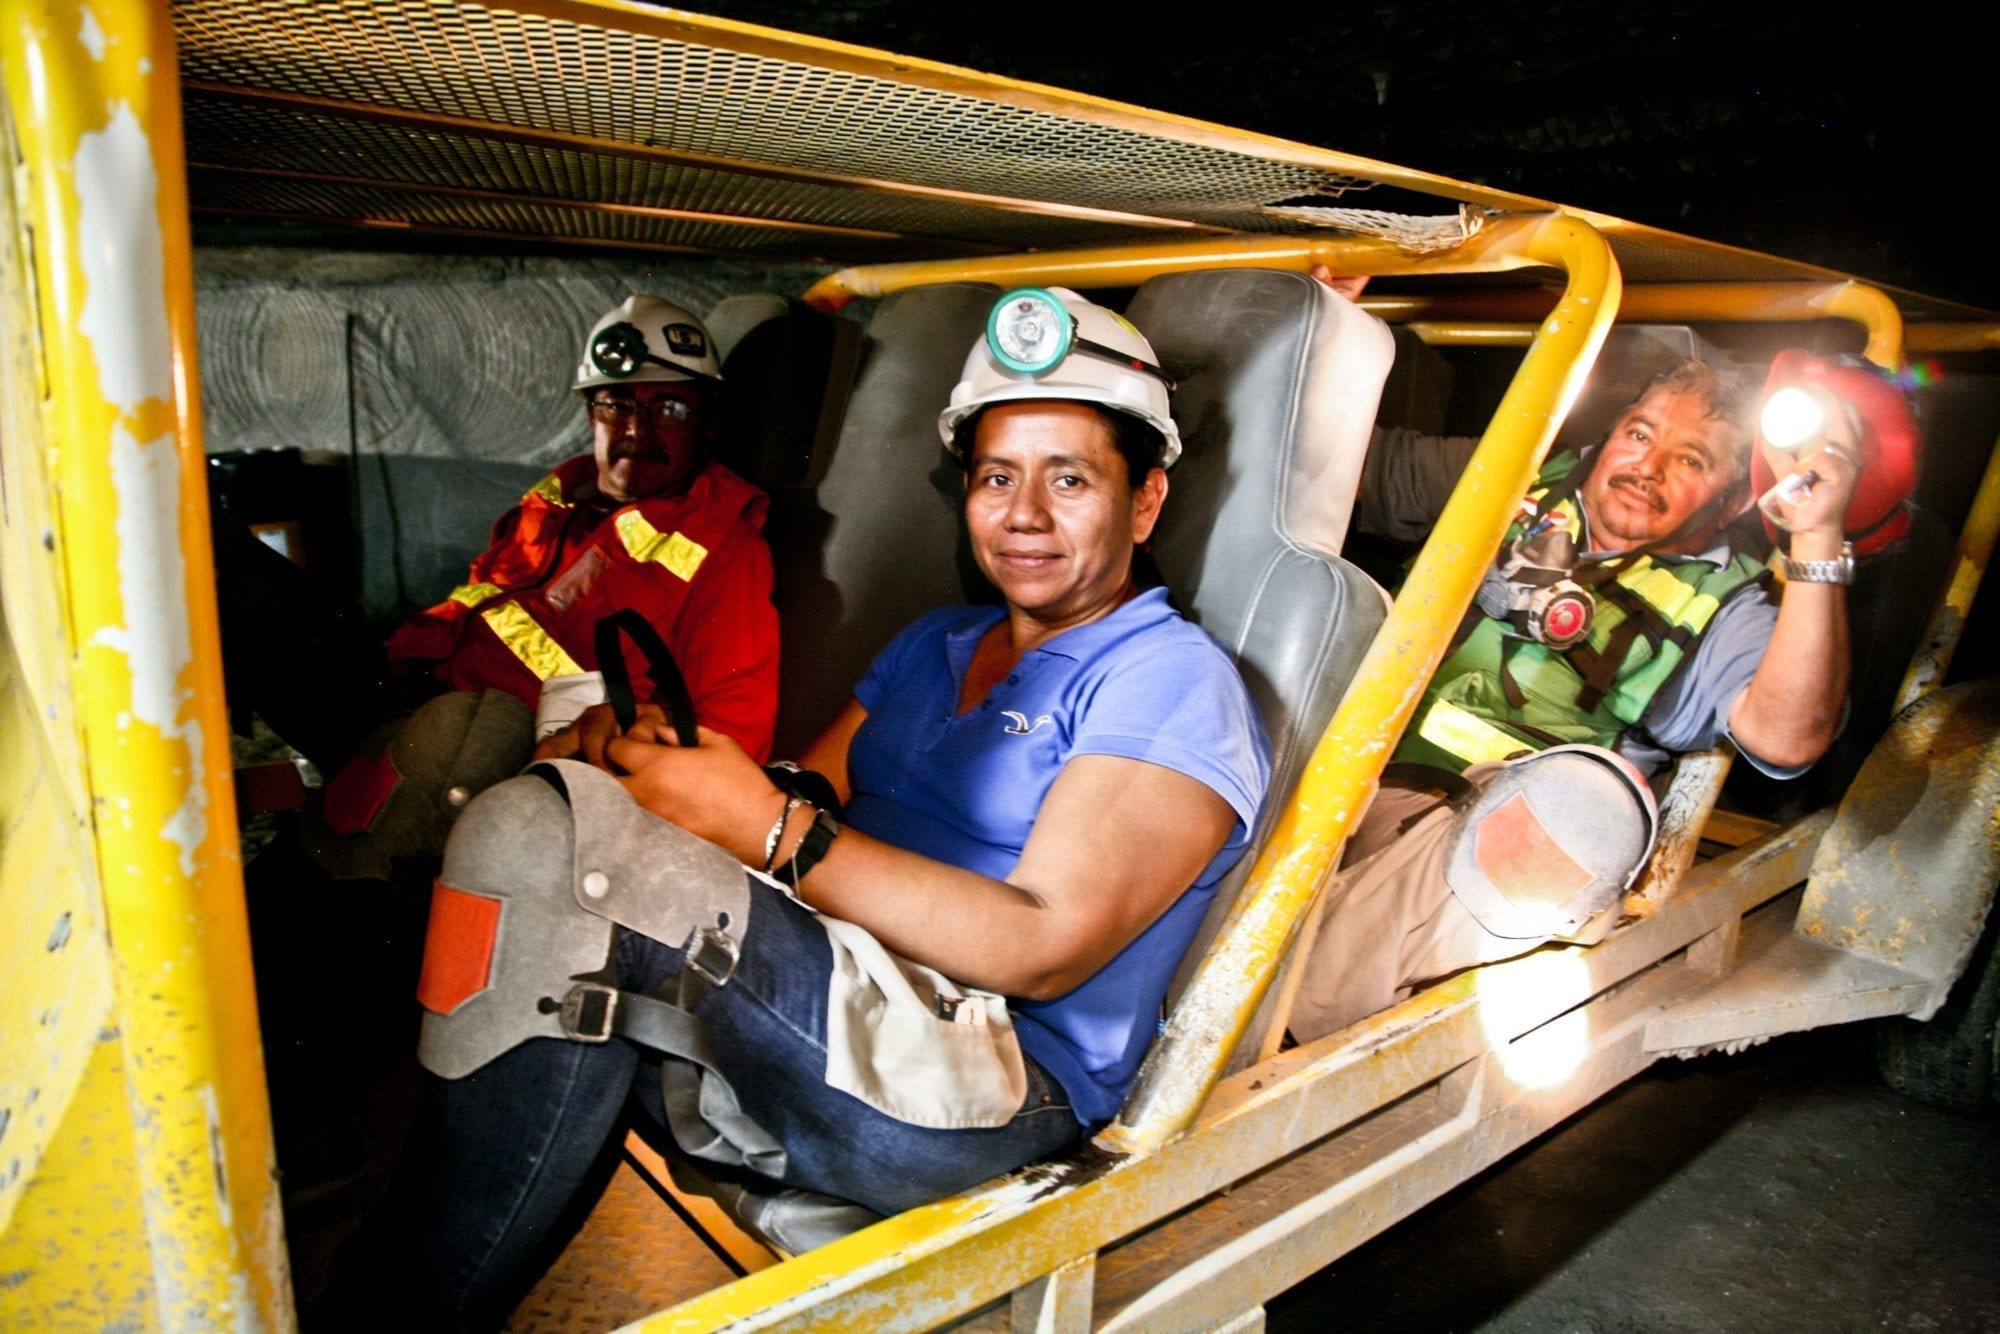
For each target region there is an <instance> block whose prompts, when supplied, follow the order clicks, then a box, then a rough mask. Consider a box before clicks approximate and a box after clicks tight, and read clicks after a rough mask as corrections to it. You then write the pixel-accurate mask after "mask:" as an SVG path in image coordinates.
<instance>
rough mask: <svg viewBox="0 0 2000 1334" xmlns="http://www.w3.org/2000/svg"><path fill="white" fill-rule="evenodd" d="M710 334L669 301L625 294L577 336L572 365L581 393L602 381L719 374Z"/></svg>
mask: <svg viewBox="0 0 2000 1334" xmlns="http://www.w3.org/2000/svg"><path fill="white" fill-rule="evenodd" d="M721 378H722V363H720V362H719V361H717V360H716V359H715V340H714V339H713V338H710V337H709V336H708V330H707V329H706V328H705V327H703V325H702V322H701V321H700V320H698V319H696V318H695V317H694V316H693V315H690V314H689V313H688V312H687V311H685V310H682V309H681V308H680V307H679V306H677V305H675V304H674V303H673V302H671V301H662V300H660V298H658V297H656V296H628V297H626V298H625V302H624V304H623V305H621V306H619V307H618V308H617V309H615V310H610V311H607V312H605V314H604V316H603V317H602V318H601V319H599V320H598V321H597V323H596V324H594V325H592V326H591V328H590V336H589V337H587V338H585V339H584V340H583V360H582V361H581V362H579V363H578V364H577V368H576V389H577V392H579V393H581V392H583V391H584V390H586V389H595V388H597V387H598V386H600V385H607V384H636V383H638V382H639V381H642V380H720V379H721Z"/></svg>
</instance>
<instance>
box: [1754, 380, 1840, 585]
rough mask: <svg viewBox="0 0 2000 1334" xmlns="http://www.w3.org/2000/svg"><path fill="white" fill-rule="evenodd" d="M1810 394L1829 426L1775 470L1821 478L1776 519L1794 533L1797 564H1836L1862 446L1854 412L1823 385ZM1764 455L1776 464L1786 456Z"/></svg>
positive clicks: (1785, 506) (1784, 504)
mask: <svg viewBox="0 0 2000 1334" xmlns="http://www.w3.org/2000/svg"><path fill="white" fill-rule="evenodd" d="M1808 392H1810V393H1811V394H1812V395H1813V397H1814V398H1815V399H1817V400H1819V404H1820V408H1821V410H1822V411H1823V412H1824V414H1825V423H1826V424H1825V426H1824V427H1823V428H1822V429H1821V431H1820V433H1819V435H1817V436H1815V437H1813V438H1812V439H1810V440H1807V441H1806V442H1805V444H1804V446H1803V447H1802V448H1800V449H1799V450H1798V452H1797V453H1796V454H1793V455H1792V456H1790V458H1789V459H1783V461H1784V462H1785V463H1786V464H1788V465H1789V466H1786V467H1782V468H1779V469H1778V470H1777V471H1778V472H1779V480H1781V481H1782V480H1783V479H1784V477H1786V476H1789V475H1792V474H1796V473H1802V472H1808V471H1810V472H1812V473H1813V474H1815V476H1816V477H1817V480H1816V481H1815V482H1814V483H1813V484H1812V489H1811V490H1810V491H1808V492H1806V493H1805V494H1803V495H1796V496H1792V497H1790V498H1789V499H1788V500H1785V501H1783V502H1781V503H1780V504H1778V505H1777V506H1776V507H1775V508H1776V509H1777V513H1776V514H1775V515H1774V516H1773V517H1774V518H1776V519H1778V520H1779V521H1780V522H1782V523H1783V524H1784V526H1785V527H1786V528H1788V529H1789V530H1790V531H1791V534H1792V537H1791V540H1790V543H1789V545H1790V549H1791V556H1792V559H1793V560H1832V559H1833V558H1834V557H1836V556H1838V555H1839V554H1840V544H1841V542H1842V541H1843V540H1844V529H1845V527H1846V519H1847V506H1848V503H1849V502H1850V501H1852V500H1853V499H1854V487H1855V483H1856V482H1858V481H1859V480H1860V477H1861V442H1860V441H1859V440H1858V439H1856V438H1855V429H1854V425H1853V420H1852V414H1851V413H1850V412H1849V411H1848V408H1847V405H1846V404H1845V403H1843V402H1841V401H1840V399H1838V398H1836V397H1835V396H1834V395H1832V394H1830V393H1828V392H1827V391H1826V390H1825V389H1823V388H1820V387H1819V386H1814V387H1813V388H1812V389H1811V390H1809V391H1808ZM1764 457H1765V459H1766V461H1772V462H1775V461H1779V459H1780V458H1782V456H1777V455H1776V454H1775V452H1774V451H1771V450H1769V449H1768V448H1767V449H1766V451H1765V456H1764Z"/></svg>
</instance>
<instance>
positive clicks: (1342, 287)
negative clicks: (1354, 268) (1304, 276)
mask: <svg viewBox="0 0 2000 1334" xmlns="http://www.w3.org/2000/svg"><path fill="white" fill-rule="evenodd" d="M1312 279H1313V281H1314V282H1317V283H1324V284H1326V285H1327V286H1328V287H1331V288H1332V289H1333V290H1334V291H1336V292H1338V293H1340V294H1341V295H1342V296H1344V297H1346V298H1347V299H1348V300H1349V301H1359V300H1360V299H1361V293H1362V291H1363V290H1364V289H1365V288H1366V287H1367V286H1368V275H1367V274H1365V273H1360V274H1354V273H1335V272H1334V271H1333V270H1332V269H1330V268H1328V267H1327V266H1326V265H1324V264H1315V265H1313V266H1312Z"/></svg>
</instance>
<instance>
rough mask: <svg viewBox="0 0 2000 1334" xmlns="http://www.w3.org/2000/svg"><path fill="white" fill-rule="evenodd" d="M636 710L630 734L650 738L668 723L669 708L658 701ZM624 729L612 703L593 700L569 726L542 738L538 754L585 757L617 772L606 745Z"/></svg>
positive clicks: (539, 756) (587, 761)
mask: <svg viewBox="0 0 2000 1334" xmlns="http://www.w3.org/2000/svg"><path fill="white" fill-rule="evenodd" d="M633 712H634V713H635V714H637V718H636V719H635V721H634V722H633V724H632V730H631V733H630V734H631V735H633V736H640V737H644V738H646V739H648V740H650V739H651V738H652V736H653V733H654V730H655V729H656V728H658V727H662V726H665V724H666V721H667V714H666V710H664V709H662V708H661V707H660V706H659V705H657V704H641V705H639V707H638V708H637V709H635V710H634V711H633ZM669 730H671V729H669ZM623 733H624V729H623V728H620V727H619V726H618V715H617V714H616V713H615V712H613V711H612V708H611V706H610V705H609V704H593V705H591V706H590V707H589V708H587V709H585V710H584V711H583V713H582V715H581V716H579V717H578V718H577V720H576V721H575V722H573V723H571V724H570V725H569V726H568V727H565V728H564V729H563V730H562V731H560V732H555V733H552V734H551V735H549V736H547V737H545V738H543V740H542V743H541V744H540V745H538V746H536V747H535V758H536V759H538V760H582V761H583V762H584V763H585V764H594V765H596V766H597V767H598V768H600V769H604V770H607V771H609V772H611V773H616V772H617V770H615V769H612V768H611V766H610V765H609V764H607V763H605V760H604V748H605V747H606V746H607V745H609V744H610V743H611V742H612V741H614V740H616V739H617V738H618V737H619V736H620V735H621V734H623Z"/></svg>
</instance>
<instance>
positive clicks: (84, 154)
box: [0, 0, 291, 1329]
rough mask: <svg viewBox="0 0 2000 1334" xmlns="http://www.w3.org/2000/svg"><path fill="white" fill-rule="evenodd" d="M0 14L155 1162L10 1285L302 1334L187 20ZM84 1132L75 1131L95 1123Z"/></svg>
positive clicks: (109, 851) (98, 831) (108, 0)
mask: <svg viewBox="0 0 2000 1334" xmlns="http://www.w3.org/2000/svg"><path fill="white" fill-rule="evenodd" d="M0 16H4V17H0V68H4V71H5V76H6V77H5V85H6V87H5V95H6V96H7V97H8V99H9V104H10V109H11V111H12V115H13V120H14V125H15V127H16V131H17V134H18V151H19V155H20V158H19V166H18V167H17V168H16V171H17V175H16V177H15V179H16V181H17V183H18V189H19V194H18V196H17V199H18V206H19V208H20V211H21V213H22V215H23V218H24V220H25V221H26V222H27V223H28V225H30V226H32V227H33V229H34V231H33V236H34V241H35V253H34V255H33V261H32V270H33V271H32V278H33V282H34V294H33V295H34V300H35V301H36V302H37V304H38V307H39V315H40V335H41V340H42V341H41V347H42V351H43V355H44V364H45V366H46V373H47V381H46V382H47V389H48V397H47V399H46V403H45V406H44V408H43V412H44V413H45V420H46V421H47V422H48V425H49V430H48V438H49V439H50V440H51V441H52V442H54V446H53V453H54V455H55V458H54V461H53V464H52V472H53V476H54V478H55V491H56V505H57V516H58V517H57V521H56V523H55V524H54V526H53V528H52V530H51V531H50V533H49V534H48V535H47V536H46V537H45V539H44V542H45V545H46V546H47V548H48V549H49V550H50V551H51V552H53V559H54V561H55V562H56V563H58V564H59V566H60V570H61V576H62V580H63V584H62V588H63V593H64V599H65V600H64V604H63V614H64V616H65V618H66V621H67V623H68V625H69V627H70V629H71V631H72V635H71V640H70V642H71V643H72V644H73V645H74V652H75V657H74V661H73V663H72V664H71V668H72V673H73V676H74V679H75V681H76V700H77V705H78V707H77V710H76V715H75V716H74V717H61V718H51V719H50V720H49V722H48V726H49V727H50V728H51V729H61V731H62V732H63V733H64V737H63V740H64V742H65V743H66V744H69V743H73V744H75V745H77V746H78V748H79V749H80V751H81V753H82V755H83V757H84V766H85V772H86V774H87V776H88V784H89V790H90V795H91V797H92V798H93V800H92V803H91V805H92V811H91V821H90V826H89V830H88V837H89V839H90V840H91V841H93V842H94V844H95V858H96V863H97V866H98V867H99V868H100V871H101V877H102V887H103V895H104V908H105V916H106V924H107V927H108V934H109V939H110V945H111V950H112V958H113V969H114V978H115V988H116V1001H115V1008H114V1010H113V1012H112V1016H111V1018H110V1019H109V1020H108V1021H107V1025H106V1029H105V1036H104V1038H103V1039H102V1041H101V1042H100V1044H99V1050H100V1052H102V1051H105V1050H114V1051H115V1053H116V1058H117V1059H116V1065H115V1069H116V1070H118V1071H122V1082H123V1090H124V1094H125V1101H126V1103H127V1105H128V1107H129V1116H130V1121H131V1146H130V1147H131V1151H132V1153H133V1155H134V1168H135V1171H134V1173H133V1176H134V1178H135V1179H133V1180H129V1181H121V1182H119V1183H117V1187H116V1188H113V1189H105V1190H102V1191H99V1192H96V1193H92V1192H90V1191H89V1190H88V1189H86V1187H85V1186H84V1185H83V1184H81V1183H71V1184H70V1185H69V1187H68V1190H69V1192H70V1194H71V1195H72V1196H76V1197H81V1198H69V1199H66V1200H65V1206H66V1208H65V1210H64V1212H63V1215H62V1225H61V1229H60V1235H57V1234H55V1233H54V1232H53V1231H52V1232H51V1234H50V1235H47V1236H42V1237H35V1238H28V1239H27V1240H28V1241H30V1242H32V1243H33V1244H35V1245H36V1247H37V1248H38V1249H37V1256H36V1259H37V1262H38V1263H37V1268H36V1269H35V1270H34V1271H32V1272H29V1273H27V1274H26V1275H25V1276H24V1277H23V1279H22V1280H21V1281H20V1282H18V1283H13V1284H10V1285H9V1287H10V1289H11V1290H12V1291H10V1293H9V1296H10V1298H11V1297H21V1296H22V1294H24V1293H25V1294H26V1296H25V1298H23V1299H24V1300H27V1301H28V1302H30V1303H31V1306H32V1307H33V1308H34V1309H40V1310H41V1311H43V1312H44V1313H47V1312H53V1311H57V1310H63V1309H68V1310H71V1311H73V1312H75V1314H76V1318H77V1319H80V1320H89V1321H90V1322H91V1323H99V1321H98V1320H97V1319H95V1318H93V1317H92V1315H91V1314H89V1313H92V1312H97V1313H102V1315H103V1318H102V1323H107V1324H109V1323H131V1324H133V1325H135V1326H145V1327H159V1328H165V1329H221V1328H233V1329H248V1328H257V1329H283V1328H287V1327H289V1325H290V1323H291V1295H290V1291H289V1284H288V1280H287V1264H286V1256H285V1244H284V1234H283V1227H282V1223H281V1221H280V1214H279V1201H278V1192H277V1189H276V1181H275V1173H274V1171H273V1160H272V1150H271V1133H270V1119H269V1114H268V1108H267V1103H266V1094H265V1088H264V1064H263V1054H262V1048H261V1045H260V1043H259V1040H258V1033H257V1021H256V1003H255V996H254V992H253V989H252V985H251V975H250V950H249V935H248V930H247V926H246V922H245V914H244V902H243V879H242V874H241V866H240V853H239V850H238V847H237V841H236V811H235V799H234V795H233V792H232V790H231V786H230V781H229V770H228V764H229V746H228V743H227V741H226V738H227V736H228V730H227V727H226V723H225V719H224V716H223V702H222V666H221V660H220V655H219V649H218V634H217V628H216V611H215V590H214V584H213V581H212V579H211V577H210V575H209V573H208V571H209V554H208V553H209V530H208V511H207V504H206V490H205V485H204V480H203V478H204V473H205V465H204V461H203V458H202V447H201V422H200V401H201V396H200V392H199V389H198V386H197V381H196V375H195V364H196V352H195V327H194V278H193V266H192V260H191V253H190V248H189V234H188V206H187V195H186V185H185V170H184V167H183V148H182V137H181V120H180V95H179V87H178V74H177V70H176V65H175V43H174V32H173V26H172V22H171V19H170V17H169V15H168V13H167V8H166V6H165V5H164V4H162V3H154V2H150V0H89V2H88V3H83V0H43V3H38V4H32V5H27V4H20V5H15V4H9V5H6V6H4V7H0ZM10 165H12V164H10ZM52 999H54V998H52ZM105 1044H111V1047H110V1048H108V1049H107V1047H106V1045H105ZM103 1068H106V1069H112V1068H114V1067H112V1066H105V1067H103ZM113 1077H114V1078H117V1077H118V1076H116V1075H114V1076H113ZM50 1114H51V1115H57V1114H59V1109H51V1113H50ZM75 1125H76V1123H74V1122H72V1123H68V1124H66V1125H65V1126H64V1128H63V1131H62V1133H63V1134H66V1135H70V1136H72V1137H73V1136H74V1135H76V1134H84V1133H87V1131H80V1130H76V1129H75V1128H74V1127H75ZM72 1147H74V1146H73V1145H72ZM83 1148H84V1150H85V1151H86V1152H87V1153H88V1152H102V1150H91V1148H90V1146H89V1145H88V1144H87V1143H86V1144H85V1145H84V1146H83ZM38 1188H39V1187H38V1185H36V1184H35V1183H31V1185H30V1189H31V1190H34V1189H38ZM47 1188H48V1189H49V1190H51V1191H61V1190H63V1189H65V1187H64V1185H63V1183H61V1182H56V1183H50V1184H48V1187H47ZM38 1216H45V1215H41V1214H38ZM7 1240H8V1242H9V1243H10V1244H17V1243H20V1242H22V1241H23V1238H22V1237H21V1236H20V1235H17V1234H16V1233H14V1232H10V1235H9V1237H8V1238H7ZM128 1246H129V1247H130V1248H131V1249H127V1247H128ZM114 1248H115V1249H114ZM65 1287H67V1288H68V1289H69V1290H68V1291H63V1289H64V1288H65ZM114 1287H115V1288H117V1289H118V1291H116V1292H112V1291H110V1289H112V1288H114Z"/></svg>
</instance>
